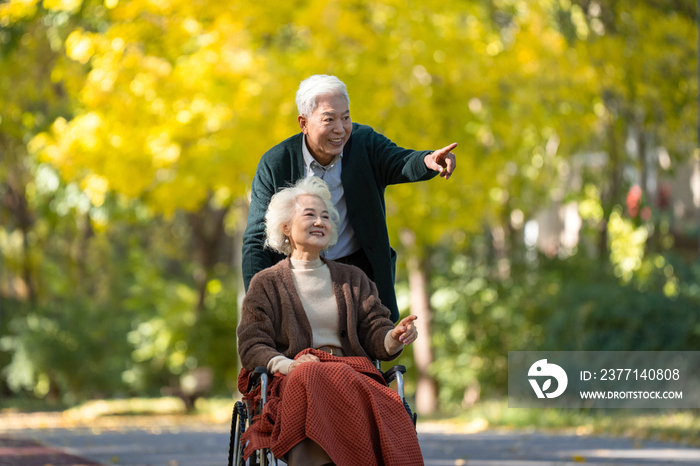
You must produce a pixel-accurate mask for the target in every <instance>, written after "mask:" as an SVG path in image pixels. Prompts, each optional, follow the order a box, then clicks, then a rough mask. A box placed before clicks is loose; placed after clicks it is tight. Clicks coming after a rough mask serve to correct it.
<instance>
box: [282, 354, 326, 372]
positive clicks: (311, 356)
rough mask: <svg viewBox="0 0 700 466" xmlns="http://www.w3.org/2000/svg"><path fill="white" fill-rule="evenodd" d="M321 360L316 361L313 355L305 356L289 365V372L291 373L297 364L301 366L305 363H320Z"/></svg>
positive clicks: (316, 358)
mask: <svg viewBox="0 0 700 466" xmlns="http://www.w3.org/2000/svg"><path fill="white" fill-rule="evenodd" d="M320 361H321V360H320V359H318V357H317V356H314V355H313V354H305V355H303V356H301V357H299V358H297V359H295V360H294V362H293V363H291V364H290V365H289V372H292V371H293V370H294V368H295V367H297V366H298V365H299V364H303V363H305V362H320Z"/></svg>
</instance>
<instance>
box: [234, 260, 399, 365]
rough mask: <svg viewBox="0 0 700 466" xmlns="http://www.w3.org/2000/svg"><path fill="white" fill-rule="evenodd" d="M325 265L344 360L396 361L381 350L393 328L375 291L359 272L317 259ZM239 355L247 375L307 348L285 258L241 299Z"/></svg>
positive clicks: (306, 327)
mask: <svg viewBox="0 0 700 466" xmlns="http://www.w3.org/2000/svg"><path fill="white" fill-rule="evenodd" d="M322 260H323V262H324V263H325V264H326V265H328V269H329V270H330V273H331V281H332V282H333V291H334V293H335V299H336V302H337V303H338V331H339V335H338V337H339V338H340V342H341V345H342V348H343V353H344V354H345V356H365V357H368V358H370V359H380V360H382V361H389V360H392V359H395V358H396V357H398V355H399V354H401V351H399V352H397V353H396V354H388V353H387V351H386V348H385V347H384V339H385V338H386V334H387V332H389V330H391V329H393V328H394V324H393V323H392V322H391V321H390V320H389V314H390V312H389V309H387V308H386V307H385V306H383V305H382V303H381V301H380V300H379V297H378V294H377V287H376V286H375V285H374V283H373V282H372V281H371V280H370V279H369V278H367V275H365V273H364V272H363V271H362V270H360V269H359V268H357V267H355V266H352V265H345V264H340V263H337V262H333V261H329V260H326V259H322ZM237 334H238V354H239V355H240V358H241V362H242V363H243V367H245V368H246V369H248V370H252V369H254V368H255V367H257V366H267V363H268V362H269V361H270V359H272V358H273V357H275V356H279V355H280V354H282V355H284V356H286V357H288V358H290V359H294V357H295V356H296V355H297V354H298V353H299V352H301V351H303V350H305V349H306V348H311V347H312V346H311V345H312V343H313V334H312V331H311V325H310V324H309V319H308V318H307V317H306V312H304V307H303V305H302V304H301V300H300V299H299V294H298V293H297V289H296V286H295V285H294V280H293V279H292V272H291V270H290V260H289V258H287V259H286V260H283V261H281V262H278V263H277V264H275V265H273V266H272V267H269V268H267V269H265V270H262V271H260V272H258V273H257V274H256V275H255V276H254V277H253V279H252V280H251V282H250V287H249V288H248V293H247V294H246V297H245V299H244V300H243V312H242V315H241V323H240V325H239V326H238V331H237Z"/></svg>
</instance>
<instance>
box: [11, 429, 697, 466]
mask: <svg viewBox="0 0 700 466" xmlns="http://www.w3.org/2000/svg"><path fill="white" fill-rule="evenodd" d="M2 435H3V437H5V438H6V439H7V438H8V437H10V438H11V437H14V438H17V439H33V440H36V441H38V442H41V443H42V444H44V445H47V446H49V447H51V448H60V449H63V451H64V452H66V453H67V454H69V455H75V456H72V457H66V458H68V459H70V460H71V461H76V462H65V461H68V459H65V458H64V459H60V458H58V459H56V458H57V457H56V458H54V459H53V460H50V459H49V457H46V458H45V459H46V461H44V462H42V461H43V460H39V461H34V462H30V458H29V456H28V455H27V456H26V457H25V458H24V459H25V462H22V461H19V460H18V459H14V460H13V459H7V458H10V457H9V456H3V453H2V452H3V451H9V450H3V448H5V447H1V446H2V443H0V465H1V466H15V465H17V466H45V465H47V464H51V465H54V466H58V465H68V464H72V465H78V464H96V463H100V464H103V465H125V466H127V465H129V466H225V465H226V454H227V451H228V432H227V431H226V427H224V426H221V425H219V426H199V427H168V428H164V429H161V428H159V427H154V428H151V429H150V430H143V429H136V428H119V429H113V430H98V429H85V428H83V429H73V430H68V429H53V430H19V431H13V432H11V433H5V434H2ZM419 440H420V444H421V448H422V450H423V455H424V457H425V464H426V466H448V465H450V466H451V465H455V466H460V465H468V466H577V465H579V464H582V463H585V464H586V465H595V466H603V465H641V466H651V465H674V466H690V465H696V466H697V465H700V448H687V447H682V446H679V445H676V444H672V443H662V442H639V441H634V440H630V439H616V438H602V437H590V436H576V435H545V434H541V433H513V432H510V433H497V432H481V433H476V434H446V433H440V432H431V431H430V429H426V428H422V429H421V428H419ZM6 442H7V440H6ZM32 448H35V449H37V450H35V451H36V452H37V453H38V454H44V453H46V454H47V455H49V454H55V451H54V450H48V449H46V448H44V449H43V450H42V449H41V448H40V447H38V446H37V445H36V444H33V447H32ZM51 451H53V452H54V453H49V452H51ZM78 456H80V457H84V458H89V459H90V460H88V462H82V463H81V462H79V461H78V460H79V458H77V457H78ZM41 458H44V457H43V456H42V457H41ZM12 461H14V462H12ZM61 461H64V462H61ZM89 461H93V462H89ZM358 466H361V465H358Z"/></svg>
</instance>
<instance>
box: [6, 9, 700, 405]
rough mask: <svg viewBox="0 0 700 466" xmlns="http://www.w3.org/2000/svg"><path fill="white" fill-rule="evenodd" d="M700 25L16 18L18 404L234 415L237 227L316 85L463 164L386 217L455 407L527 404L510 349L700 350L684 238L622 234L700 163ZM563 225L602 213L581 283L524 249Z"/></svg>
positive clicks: (675, 13) (61, 14)
mask: <svg viewBox="0 0 700 466" xmlns="http://www.w3.org/2000/svg"><path fill="white" fill-rule="evenodd" d="M694 17H695V6H694V3H693V2H690V1H689V0H677V1H673V2H659V1H655V0H653V1H652V0H649V1H632V0H615V1H612V0H599V1H596V2H591V1H587V0H580V1H579V0H572V1H568V0H567V1H564V0H562V1H555V0H492V1H486V2H484V1H476V0H468V1H447V2H441V3H440V4H435V5H427V4H424V2H416V1H409V2H406V1H395V0H384V1H381V2H350V1H345V0H343V1H328V0H313V1H308V2H302V3H299V2H297V3H289V4H280V3H270V2H267V3H266V2H257V3H255V2H211V1H202V2H198V3H192V2H186V1H182V0H170V1H161V2H148V1H143V0H127V1H117V0H105V1H104V2H103V1H98V0H85V1H81V0H60V1H59V0H43V1H37V0H9V1H5V2H4V3H1V4H0V91H1V92H0V153H1V155H2V157H1V158H0V251H1V253H2V256H1V260H2V263H1V264H0V265H2V274H1V275H0V299H2V314H1V315H0V326H1V327H0V328H1V329H2V334H1V335H0V365H1V366H2V367H3V369H2V373H1V376H0V377H2V380H3V384H0V390H3V391H7V390H12V391H14V392H22V393H32V394H35V395H36V396H39V397H42V396H45V397H47V398H54V399H62V400H63V401H65V402H69V403H74V402H76V401H78V400H80V399H83V398H89V397H94V396H100V395H114V394H118V395H120V394H134V395H153V394H157V393H159V391H160V390H161V388H163V387H174V386H177V385H178V384H179V378H180V377H181V376H182V375H184V374H186V373H187V372H188V371H190V370H192V369H195V368H201V367H209V368H212V369H213V372H214V375H215V378H214V386H215V390H218V391H219V392H220V393H225V392H227V391H230V390H233V388H234V384H235V375H236V370H237V368H236V364H235V360H236V354H235V326H236V320H237V301H238V296H237V286H238V285H237V283H238V280H239V277H237V276H236V273H235V270H234V266H232V264H233V258H234V256H235V255H234V251H232V243H233V241H232V238H231V236H234V235H236V234H239V233H240V230H241V226H240V223H241V219H242V218H245V209H244V208H240V209H239V208H238V207H239V206H243V205H244V204H245V198H246V191H247V189H248V188H249V184H250V180H251V178H252V176H253V173H254V170H255V166H256V164H257V161H258V159H259V155H260V154H262V153H263V152H264V151H265V150H266V149H267V148H269V147H270V146H272V145H273V144H275V143H277V142H279V141H281V140H282V139H285V138H286V137H288V136H290V135H291V134H293V133H294V132H296V131H297V130H298V128H297V127H296V121H295V116H296V113H295V108H294V102H293V92H294V90H295V88H296V86H297V84H298V82H299V81H301V80H302V79H304V78H306V77H307V76H308V75H310V74H314V73H330V74H337V75H338V76H340V77H341V78H342V79H343V80H344V81H345V82H346V84H347V85H348V90H349V92H350V98H351V109H352V115H353V119H355V120H356V121H359V122H362V123H366V124H370V125H372V126H374V127H375V128H377V129H378V130H380V131H382V132H383V133H385V134H386V135H387V136H389V137H390V138H391V139H392V140H394V141H395V142H397V143H398V144H399V145H402V146H405V147H413V148H419V149H434V148H439V147H442V146H444V145H447V144H448V143H451V142H453V141H456V142H458V143H459V147H458V148H457V150H456V153H457V162H458V169H457V171H456V172H455V174H454V176H453V177H452V178H451V179H450V180H449V181H447V182H445V181H443V180H434V181H431V182H428V183H418V184H414V185H404V186H397V187H392V188H390V189H389V190H388V191H387V215H388V217H389V226H390V234H391V235H392V242H393V244H395V245H397V246H398V245H399V244H400V241H398V239H399V233H400V232H401V231H403V230H411V233H412V235H413V237H414V238H415V242H414V244H413V245H411V246H408V245H407V246H406V248H407V249H408V248H409V247H411V248H412V249H413V251H412V253H414V254H417V255H419V256H421V259H422V260H423V261H424V263H426V264H429V266H430V270H429V275H430V276H431V277H432V283H431V287H432V290H431V294H432V297H431V304H432V307H433V309H434V317H433V335H432V336H431V341H432V344H433V349H434V352H435V364H434V366H433V368H432V369H431V370H432V372H433V374H434V376H435V377H436V378H437V379H438V381H439V382H440V385H441V394H440V396H441V399H442V402H443V403H444V404H445V405H447V406H449V405H451V404H454V403H459V402H461V400H462V398H463V396H464V392H465V389H473V388H474V387H477V384H478V385H480V386H481V389H482V393H484V394H487V393H488V394H493V393H502V392H503V390H504V388H505V383H506V381H505V364H506V357H507V351H508V350H509V349H539V348H548V349H565V348H566V349H672V348H674V349H675V348H678V349H683V348H687V349H694V348H696V347H697V343H698V341H697V340H698V331H699V330H700V328H699V327H698V325H699V322H698V317H697V312H696V311H697V306H698V296H699V295H700V288H699V287H698V286H697V283H698V282H700V280H699V279H698V271H697V270H695V269H693V268H691V267H688V266H687V265H685V264H684V262H683V261H680V260H678V259H677V258H675V257H674V256H673V255H672V254H671V253H669V252H668V250H669V248H670V247H671V244H672V234H671V232H670V231H669V230H670V227H669V225H670V223H671V220H669V219H668V218H665V216H669V215H670V213H663V212H662V213H659V212H657V211H656V210H654V216H653V218H652V219H651V220H650V221H642V220H640V219H639V218H632V219H630V218H628V217H627V216H626V215H625V214H624V210H623V209H621V208H619V207H616V206H619V205H622V204H623V203H624V201H625V199H624V194H625V192H626V190H627V189H629V188H630V186H632V185H633V184H635V183H639V179H641V178H642V176H646V175H642V174H646V173H647V172H648V171H650V170H652V169H657V167H656V165H653V164H656V162H655V160H656V158H654V157H656V155H658V154H659V153H661V149H663V150H664V151H667V154H668V158H669V161H668V163H666V164H665V165H663V164H662V166H661V169H660V170H659V173H661V175H662V176H664V175H666V174H668V175H671V174H672V173H673V172H674V170H677V169H678V168H679V167H684V166H685V165H683V164H684V163H685V162H686V161H687V160H688V159H689V157H690V154H691V151H692V149H694V147H695V145H696V140H695V129H694V128H695V122H696V121H697V106H696V104H695V102H696V98H697V93H698V82H697V78H696V69H697V59H696V53H697V50H696V40H695V39H696V34H697V27H696V25H695V23H694ZM630 140H632V141H633V142H634V143H635V144H631V143H630ZM632 146H635V147H636V149H633V148H632ZM644 148H646V151H647V152H644ZM647 153H648V154H651V155H649V156H648V157H647ZM591 154H594V155H591ZM640 154H642V155H643V156H640ZM654 154H656V155H654ZM657 158H658V157H657ZM652 165H653V166H652ZM631 172H632V173H638V174H639V175H638V176H636V177H635V176H631V177H629V176H627V177H626V175H625V173H627V174H629V173H631ZM641 184H642V187H641V189H642V191H643V193H642V194H643V196H642V198H643V199H644V202H645V203H646V204H645V206H650V207H653V206H654V205H653V202H652V201H653V199H652V195H651V193H649V192H648V189H647V186H646V181H645V180H644V181H643V182H642V183H641ZM552 201H554V202H556V203H564V202H569V201H576V202H578V203H579V212H580V213H581V215H582V217H583V221H584V225H583V229H582V232H581V243H580V248H579V249H580V251H579V253H578V254H576V255H573V256H572V257H569V258H566V257H565V255H562V258H561V259H548V258H545V257H538V256H537V255H536V254H534V253H533V251H529V250H527V249H526V248H525V247H524V245H522V244H521V243H520V241H519V240H518V239H517V238H516V235H519V234H521V230H520V229H519V228H521V227H520V226H518V225H516V224H517V223H520V224H522V220H528V219H530V218H532V217H533V216H534V215H535V214H536V213H537V212H538V211H539V210H541V209H542V208H545V207H547V206H548V205H549V204H550V202H552ZM517 218H520V222H515V221H513V219H517ZM482 229H487V230H490V231H492V232H493V231H502V232H505V233H504V235H505V236H506V240H505V244H506V246H505V247H504V248H501V249H500V250H498V251H496V248H495V247H494V246H493V242H494V238H493V237H492V236H491V235H482V234H481V231H482ZM447 245H448V246H447ZM608 249H610V251H611V252H612V253H613V254H612V255H611V256H609V255H608ZM584 252H585V253H586V254H585V255H584ZM533 254H534V255H533ZM608 260H610V263H609V262H608ZM399 273H403V272H401V271H399ZM397 287H398V288H399V292H400V293H399V294H400V295H401V291H402V290H404V291H405V287H406V286H405V283H399V284H398V285H397ZM403 295H404V296H405V293H403ZM404 307H405V306H404ZM572 328H576V329H577V330H579V331H577V332H576V334H575V335H574V337H571V336H570V335H571V329H572ZM405 353H406V354H405V355H404V356H402V358H401V359H400V362H401V363H403V364H405V365H407V366H408V367H409V374H412V371H413V361H412V359H411V356H412V352H411V349H409V350H408V351H406V352H405ZM407 382H408V386H409V389H410V387H411V386H412V380H411V378H410V377H409V378H408V381H407Z"/></svg>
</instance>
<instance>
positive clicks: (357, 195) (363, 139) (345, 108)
mask: <svg viewBox="0 0 700 466" xmlns="http://www.w3.org/2000/svg"><path fill="white" fill-rule="evenodd" d="M296 103H297V107H298V110H299V117H298V122H299V127H300V128H301V133H299V134H296V135H294V136H292V137H291V138H289V139H287V140H285V141H282V142H281V143H279V144H278V145H276V146H275V147H273V148H272V149H270V150H268V151H267V152H266V153H265V154H264V155H263V156H262V158H261V159H260V163H259V164H258V168H257V170H256V172H255V178H254V179H253V186H252V193H251V201H250V210H249V214H248V225H247V227H246V231H245V234H244V236H243V280H244V283H245V287H246V290H247V289H248V285H249V284H250V280H251V278H253V275H255V274H256V273H257V272H259V271H261V270H263V269H265V268H267V267H270V266H271V265H273V264H275V263H277V262H278V261H280V260H281V259H283V258H284V256H282V255H280V254H277V253H275V252H273V251H270V250H266V249H264V247H263V245H264V243H265V225H264V219H265V211H266V210H267V205H268V204H269V202H270V198H271V197H272V195H273V194H275V193H276V192H277V191H278V190H279V189H280V188H283V187H286V186H288V185H289V184H292V183H296V182H297V181H298V180H299V179H300V178H303V177H308V176H318V177H319V178H322V179H323V180H324V181H326V183H328V186H329V187H330V190H331V195H332V201H333V204H334V205H335V207H336V209H338V212H339V213H340V221H339V224H338V242H337V243H336V244H335V246H333V247H332V248H330V249H329V250H328V251H326V252H325V254H324V255H325V257H326V258H327V259H332V260H335V261H338V262H342V263H346V264H351V265H355V266H357V267H359V268H360V269H362V270H363V271H364V272H365V273H366V274H367V275H368V276H369V278H370V279H371V280H373V281H374V283H375V284H376V285H377V291H378V292H379V298H380V299H381V301H382V303H383V304H384V305H385V306H386V307H388V308H389V309H390V310H391V320H392V321H394V322H396V321H397V320H398V317H399V311H398V306H397V304H396V294H395V292H394V277H395V273H396V252H395V251H394V250H393V249H392V248H391V246H390V245H389V234H388V232H387V227H386V216H385V215H386V214H385V212H386V208H385V204H384V189H385V188H386V187H387V186H388V185H390V184H397V183H408V182H412V181H422V180H429V179H431V178H433V177H434V176H435V175H437V174H438V173H440V176H441V177H443V178H444V179H448V178H449V177H450V176H451V175H452V172H453V170H454V169H455V156H454V154H453V153H452V152H451V150H452V149H454V148H455V147H457V143H453V144H450V145H449V146H447V147H443V148H442V149H439V150H436V151H414V150H409V149H402V148H401V147H398V146H397V145H396V144H394V143H393V142H391V141H390V140H389V139H387V138H386V137H384V136H383V135H381V134H379V133H377V132H375V131H374V130H373V129H372V128H370V127H369V126H365V125H360V124H357V123H353V122H352V121H351V119H350V98H349V97H348V94H347V90H346V88H345V84H343V82H342V81H340V80H339V79H338V78H336V77H335V76H327V75H315V76H311V77H310V78H308V79H306V80H304V81H302V83H301V84H300V86H299V90H298V91H297V95H296Z"/></svg>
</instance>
